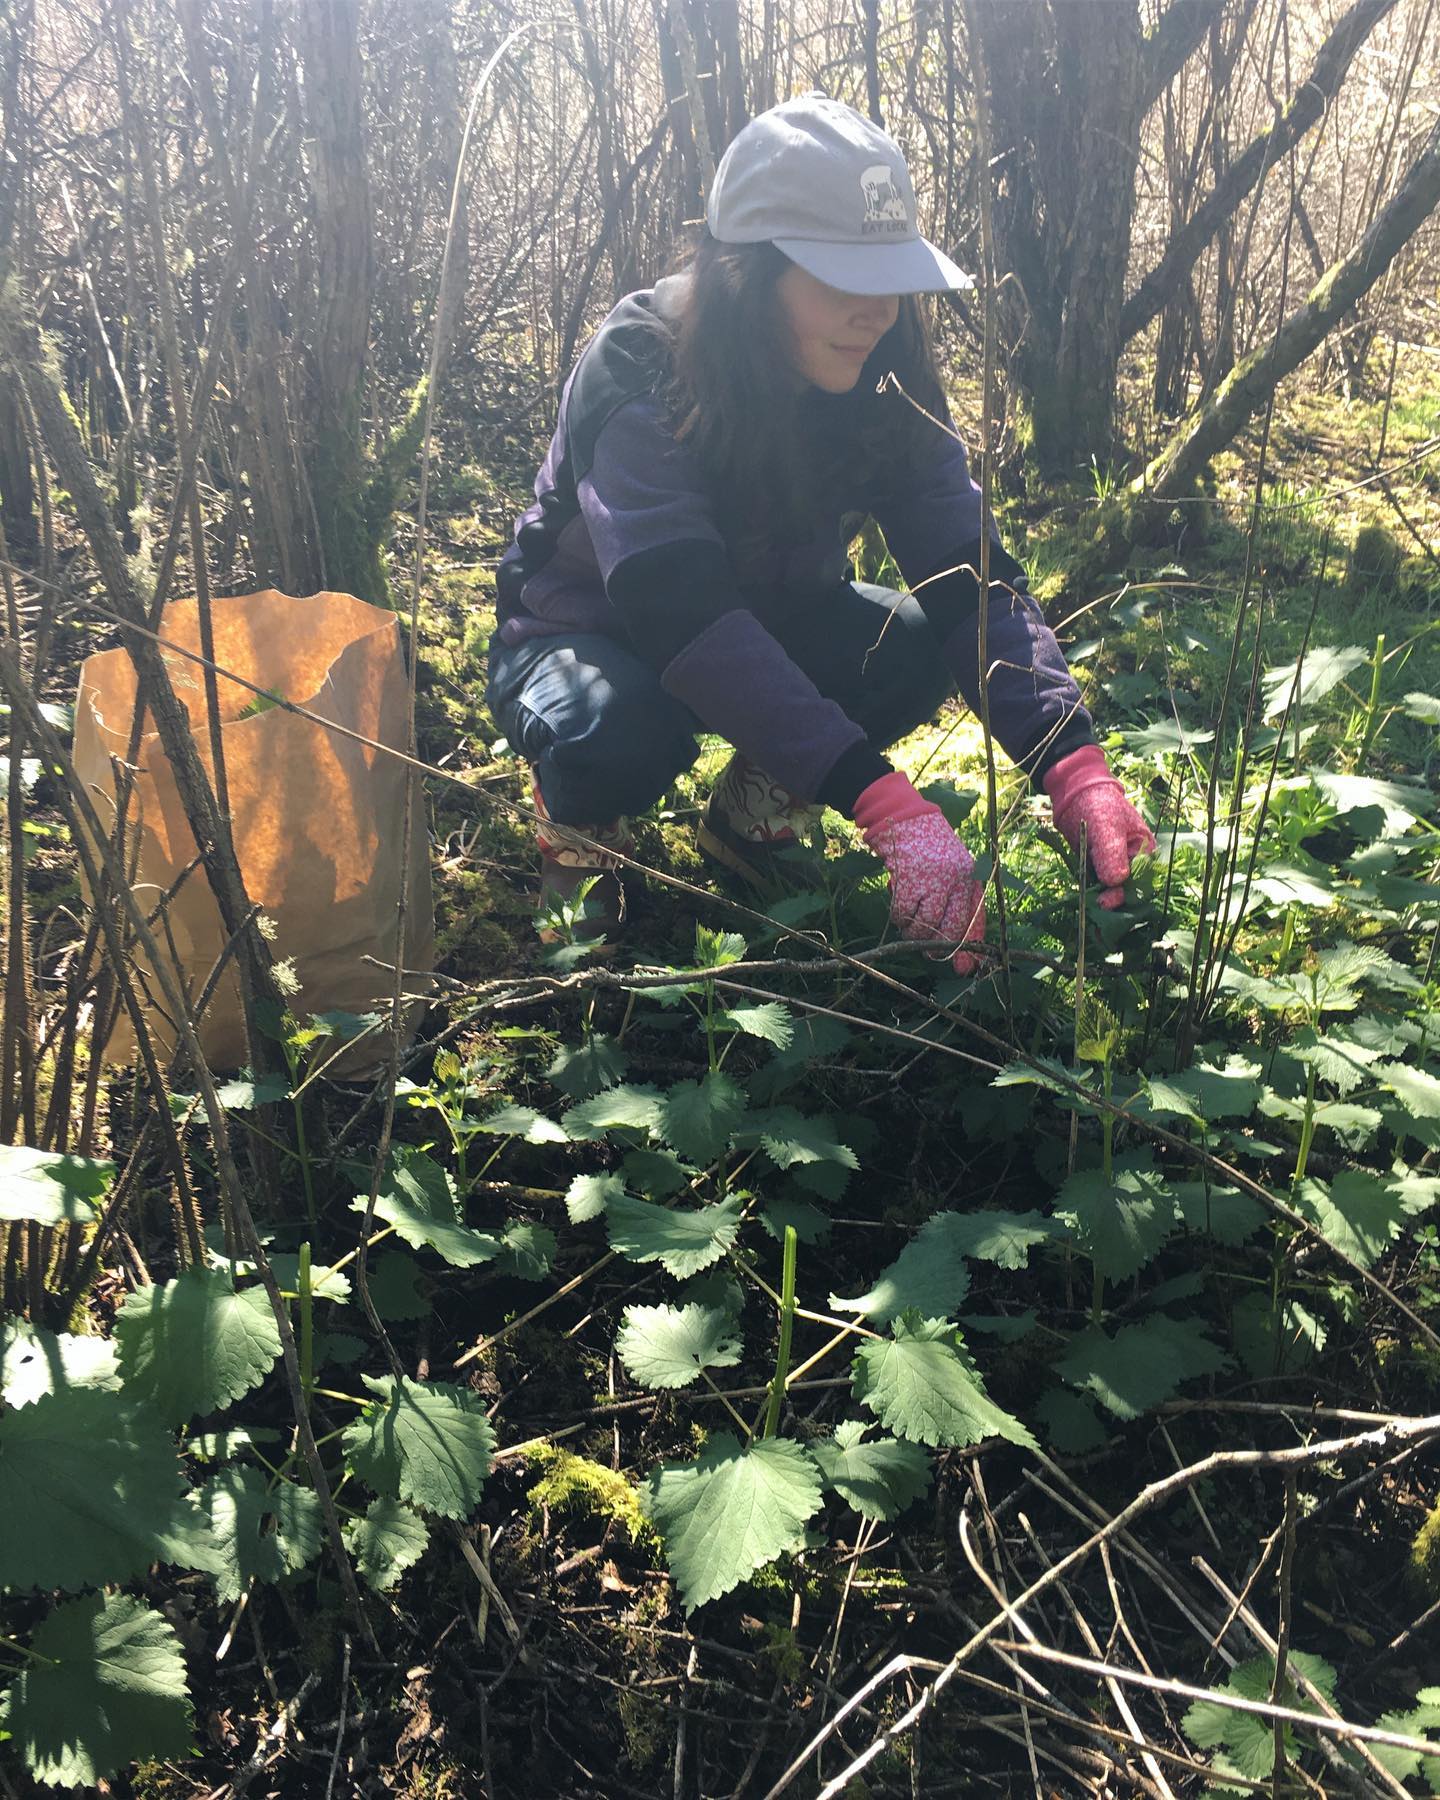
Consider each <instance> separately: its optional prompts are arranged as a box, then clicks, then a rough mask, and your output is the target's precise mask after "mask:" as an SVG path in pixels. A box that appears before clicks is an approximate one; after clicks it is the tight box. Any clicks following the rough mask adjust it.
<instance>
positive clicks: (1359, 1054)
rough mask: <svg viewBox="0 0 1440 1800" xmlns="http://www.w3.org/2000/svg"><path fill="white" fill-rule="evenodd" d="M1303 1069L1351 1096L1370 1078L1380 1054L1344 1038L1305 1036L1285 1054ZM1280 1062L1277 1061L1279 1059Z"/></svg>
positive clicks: (1341, 1092) (1343, 1093)
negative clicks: (1312, 1070)
mask: <svg viewBox="0 0 1440 1800" xmlns="http://www.w3.org/2000/svg"><path fill="white" fill-rule="evenodd" d="M1284 1054H1285V1056H1286V1057H1287V1058H1291V1057H1293V1058H1294V1060H1295V1061H1296V1062H1297V1063H1299V1064H1300V1065H1301V1067H1302V1068H1310V1069H1314V1071H1315V1073H1316V1075H1317V1076H1318V1077H1319V1079H1320V1080H1321V1081H1328V1082H1329V1083H1330V1085H1331V1086H1332V1087H1333V1088H1336V1089H1337V1090H1338V1091H1339V1092H1340V1094H1342V1095H1345V1094H1350V1093H1353V1092H1354V1091H1355V1089H1356V1088H1357V1087H1359V1086H1360V1084H1361V1083H1362V1082H1363V1081H1364V1080H1365V1079H1366V1078H1367V1075H1368V1072H1369V1069H1370V1065H1371V1064H1372V1063H1373V1062H1375V1061H1376V1059H1377V1057H1378V1056H1379V1052H1378V1051H1376V1050H1370V1049H1367V1048H1366V1046H1365V1045H1364V1044H1352V1043H1350V1042H1349V1041H1348V1040H1347V1039H1345V1038H1339V1037H1324V1038H1321V1037H1313V1036H1310V1035H1308V1034H1307V1035H1306V1036H1305V1037H1304V1038H1302V1039H1301V1040H1300V1041H1298V1042H1294V1043H1292V1044H1291V1045H1290V1047H1289V1049H1288V1050H1287V1051H1286V1052H1285V1053H1284ZM1277 1060H1278V1058H1277Z"/></svg>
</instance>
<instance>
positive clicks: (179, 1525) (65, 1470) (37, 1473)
mask: <svg viewBox="0 0 1440 1800" xmlns="http://www.w3.org/2000/svg"><path fill="white" fill-rule="evenodd" d="M0 1519H3V1520H4V1521H5V1527H4V1530H3V1531H0V1588H7V1587H8V1588H16V1589H20V1590H27V1589H30V1588H65V1589H67V1590H72V1589H75V1588H83V1587H89V1586H91V1585H93V1584H97V1583H100V1582H117V1581H125V1580H127V1579H128V1578H129V1577H130V1576H132V1575H136V1574H139V1572H140V1571H141V1570H142V1569H146V1568H148V1567H149V1566H150V1564H151V1563H152V1562H159V1561H162V1560H166V1561H168V1560H172V1558H173V1559H176V1560H180V1561H182V1562H184V1563H186V1564H187V1566H190V1565H191V1564H192V1561H193V1559H192V1556H191V1555H190V1554H188V1553H187V1552H188V1551H189V1550H190V1549H192V1548H193V1546H194V1539H195V1538H196V1537H197V1536H198V1534H196V1533H194V1532H193V1531H192V1530H191V1529H190V1527H191V1525H192V1520H191V1518H190V1514H189V1509H188V1508H187V1506H186V1503H185V1477H184V1473H183V1470H182V1467H181V1463H180V1458H179V1455H178V1453H177V1451H176V1449H175V1441H174V1439H173V1438H172V1437H171V1435H170V1433H169V1431H168V1430H167V1429H166V1428H165V1425H164V1423H163V1422H162V1421H161V1420H160V1419H159V1418H158V1417H157V1416H156V1415H155V1413H154V1412H152V1411H150V1410H149V1408H147V1407H143V1406H137V1405H136V1404H135V1403H134V1401H133V1400H132V1399H131V1398H130V1397H129V1396H128V1395H125V1394H119V1393H114V1392H110V1391H108V1390H106V1389H103V1388H68V1389H65V1390H63V1391H62V1392H59V1393H55V1394H42V1395H40V1397H39V1398H38V1399H35V1400H32V1401H31V1402H30V1404H29V1405H28V1406H20V1407H16V1408H14V1409H13V1410H12V1411H10V1412H7V1413H5V1414H4V1416H3V1417H0ZM199 1560H200V1561H202V1562H203V1561H204V1560H205V1558H204V1555H203V1551H202V1552H201V1553H200V1556H199Z"/></svg>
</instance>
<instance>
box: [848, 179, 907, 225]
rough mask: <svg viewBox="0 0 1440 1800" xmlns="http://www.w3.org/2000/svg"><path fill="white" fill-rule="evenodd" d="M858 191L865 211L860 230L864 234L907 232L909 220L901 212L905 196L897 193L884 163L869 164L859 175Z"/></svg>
mask: <svg viewBox="0 0 1440 1800" xmlns="http://www.w3.org/2000/svg"><path fill="white" fill-rule="evenodd" d="M860 194H861V198H862V199H863V201H864V205H865V214H864V217H863V219H862V220H861V222H860V230H861V232H862V234H863V235H864V236H866V237H871V236H875V235H878V234H880V233H885V234H888V235H895V234H898V233H902V232H908V231H909V229H910V219H909V216H908V215H907V213H906V211H905V198H904V196H903V195H902V193H901V192H900V184H899V183H898V182H897V181H896V179H895V176H894V174H893V172H892V171H891V168H890V165H889V164H888V163H871V165H870V167H869V168H868V169H866V170H865V172H864V173H863V174H862V175H861V177H860Z"/></svg>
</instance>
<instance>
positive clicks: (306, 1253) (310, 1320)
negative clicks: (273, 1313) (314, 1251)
mask: <svg viewBox="0 0 1440 1800" xmlns="http://www.w3.org/2000/svg"><path fill="white" fill-rule="evenodd" d="M296 1284H297V1286H298V1287H299V1290H300V1391H301V1393H302V1394H304V1396H305V1404H306V1405H307V1406H308V1405H309V1404H310V1396H311V1395H312V1394H313V1393H314V1392H315V1296H314V1294H313V1293H312V1292H311V1288H310V1240H309V1238H306V1240H305V1242H304V1243H303V1244H302V1245H301V1246H300V1264H299V1273H298V1275H297V1277H296Z"/></svg>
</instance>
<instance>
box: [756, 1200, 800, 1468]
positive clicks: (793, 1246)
mask: <svg viewBox="0 0 1440 1800" xmlns="http://www.w3.org/2000/svg"><path fill="white" fill-rule="evenodd" d="M799 1242H800V1240H799V1238H798V1237H797V1236H796V1235H795V1227H794V1226H793V1225H787V1226H786V1227H785V1261H784V1269H783V1273H782V1275H781V1278H780V1349H779V1351H778V1353H777V1355H776V1357H775V1379H774V1380H773V1381H772V1382H771V1383H770V1401H769V1404H768V1406H767V1407H766V1409H765V1429H764V1430H763V1431H762V1432H761V1433H760V1435H761V1437H762V1438H769V1437H774V1435H775V1429H776V1427H777V1426H778V1425H779V1423H780V1402H781V1401H782V1400H783V1399H784V1398H785V1377H786V1375H787V1374H788V1373H789V1370H790V1339H791V1336H792V1334H793V1332H794V1330H795V1259H796V1253H797V1247H798V1245H799Z"/></svg>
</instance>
